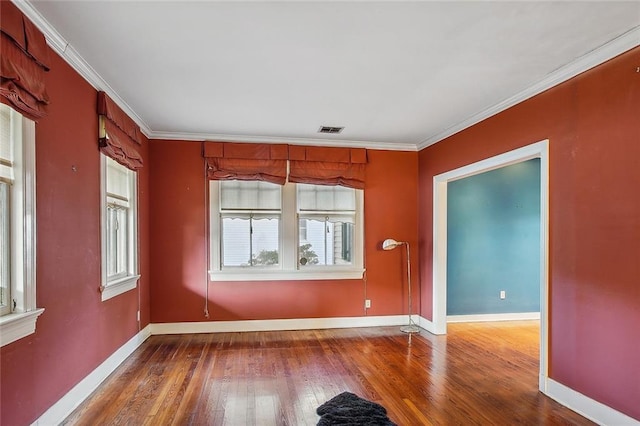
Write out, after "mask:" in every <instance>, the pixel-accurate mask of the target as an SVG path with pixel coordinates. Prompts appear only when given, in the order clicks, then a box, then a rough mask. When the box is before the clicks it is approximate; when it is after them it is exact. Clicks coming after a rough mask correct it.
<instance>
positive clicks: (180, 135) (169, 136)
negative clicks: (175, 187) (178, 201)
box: [11, 0, 418, 151]
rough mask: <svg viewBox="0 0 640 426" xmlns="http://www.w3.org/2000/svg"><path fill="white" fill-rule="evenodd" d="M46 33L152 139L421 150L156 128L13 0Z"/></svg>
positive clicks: (21, 1) (21, 0)
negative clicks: (151, 126)
mask: <svg viewBox="0 0 640 426" xmlns="http://www.w3.org/2000/svg"><path fill="white" fill-rule="evenodd" d="M11 1H12V2H13V3H14V4H15V5H16V6H17V7H18V9H20V11H21V12H22V13H24V14H25V16H27V18H29V19H30V20H31V21H32V22H33V23H34V24H35V25H36V27H38V29H39V30H40V31H42V33H43V34H44V36H45V38H46V40H47V44H48V45H49V47H51V48H52V49H53V51H54V52H56V53H57V54H58V55H59V56H60V57H61V58H62V59H64V60H65V61H66V62H67V63H68V64H69V65H70V66H71V67H72V68H73V69H74V70H75V71H76V72H77V73H78V74H80V76H81V77H82V78H84V79H85V80H86V81H87V82H88V83H89V84H91V86H93V88H94V89H96V90H98V91H103V92H105V93H107V95H109V97H110V98H111V99H112V100H113V101H114V102H115V103H116V104H117V105H118V106H119V107H120V108H122V110H123V111H124V112H125V113H126V114H127V115H128V116H129V117H131V119H132V120H133V121H135V122H136V124H137V125H138V126H140V130H141V131H142V133H144V135H145V136H146V137H147V138H148V139H166V140H186V141H205V140H214V141H226V142H257V143H290V144H295V145H313V146H329V147H330V146H339V147H351V148H373V149H380V150H386V151H417V150H418V147H417V145H416V144H412V143H388V142H377V141H358V140H348V139H315V138H287V137H273V136H249V135H224V134H216V133H185V132H156V131H153V130H152V129H151V128H150V127H149V125H148V124H147V123H146V122H145V121H144V120H143V119H142V117H140V116H139V115H138V114H137V113H136V112H135V111H134V110H133V108H131V107H130V106H129V105H128V104H127V103H126V102H125V100H124V99H122V98H121V97H120V96H119V95H118V93H117V92H116V91H115V90H114V89H113V88H112V87H111V86H110V85H109V83H107V81H106V80H105V79H104V78H102V76H100V74H98V72H97V71H96V70H95V69H93V67H92V66H91V65H89V63H88V62H87V61H86V60H85V59H84V58H83V57H82V56H81V55H80V53H79V52H78V51H77V50H76V49H75V48H74V47H73V46H72V45H71V44H70V43H69V42H68V41H67V40H66V39H65V38H64V37H63V36H62V35H61V34H60V33H59V32H58V30H56V29H55V28H54V27H53V25H51V24H50V23H49V21H47V20H46V19H45V18H44V16H42V14H40V12H38V10H37V9H36V8H35V7H33V5H32V4H31V3H30V2H29V1H27V0H11Z"/></svg>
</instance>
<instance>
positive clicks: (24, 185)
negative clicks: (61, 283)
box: [0, 104, 44, 346]
mask: <svg viewBox="0 0 640 426" xmlns="http://www.w3.org/2000/svg"><path fill="white" fill-rule="evenodd" d="M2 108H10V107H8V106H6V105H5V104H2ZM10 109H11V115H12V119H11V125H12V126H15V127H14V130H15V133H14V134H16V135H18V136H17V139H20V145H21V146H20V147H14V155H15V158H14V166H13V168H14V177H15V179H14V183H13V184H12V187H11V188H9V192H10V195H9V198H10V199H9V204H10V215H11V220H10V224H9V228H10V234H11V237H10V239H11V250H10V252H11V256H10V257H11V261H10V263H11V265H10V268H11V291H10V294H11V301H10V303H11V304H12V305H13V306H12V307H11V312H10V313H7V314H5V315H2V316H0V346H5V345H8V344H9V343H12V342H15V341H16V340H19V339H22V338H24V337H26V336H28V335H30V334H33V333H35V331H36V321H37V319H38V317H39V316H40V315H41V314H42V313H43V312H44V309H43V308H37V306H36V167H35V163H36V152H35V139H36V131H35V122H34V121H32V120H30V119H28V118H26V117H24V116H22V114H20V113H18V112H16V111H15V110H13V108H10ZM19 295H20V296H21V297H20V296H19Z"/></svg>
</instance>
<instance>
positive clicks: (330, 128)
mask: <svg viewBox="0 0 640 426" xmlns="http://www.w3.org/2000/svg"><path fill="white" fill-rule="evenodd" d="M343 130H344V127H333V126H322V127H320V129H318V133H340V132H342V131H343Z"/></svg>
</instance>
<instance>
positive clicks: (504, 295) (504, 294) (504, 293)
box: [500, 290, 507, 299]
mask: <svg viewBox="0 0 640 426" xmlns="http://www.w3.org/2000/svg"><path fill="white" fill-rule="evenodd" d="M506 298H507V292H506V291H504V290H500V299H506Z"/></svg>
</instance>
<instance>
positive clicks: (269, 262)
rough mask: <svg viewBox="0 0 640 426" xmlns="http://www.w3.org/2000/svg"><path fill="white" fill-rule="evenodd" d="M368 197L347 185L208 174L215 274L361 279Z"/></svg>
mask: <svg viewBox="0 0 640 426" xmlns="http://www.w3.org/2000/svg"><path fill="white" fill-rule="evenodd" d="M363 197H364V196H363V191H361V190H356V189H351V188H345V187H341V186H324V185H308V184H294V183H287V184H285V185H284V186H281V185H276V184H272V183H267V182H259V181H210V249H211V256H210V265H211V267H210V278H211V279H212V280H214V281H235V280H238V281H239V280H245V281H255V280H271V279H274V280H296V279H301V280H305V279H353V278H361V277H362V273H363V262H362V252H363V247H362V246H363V244H362V229H363V226H362V225H363V224H362V222H363V220H362V206H363Z"/></svg>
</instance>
